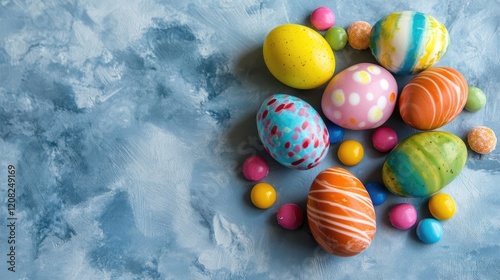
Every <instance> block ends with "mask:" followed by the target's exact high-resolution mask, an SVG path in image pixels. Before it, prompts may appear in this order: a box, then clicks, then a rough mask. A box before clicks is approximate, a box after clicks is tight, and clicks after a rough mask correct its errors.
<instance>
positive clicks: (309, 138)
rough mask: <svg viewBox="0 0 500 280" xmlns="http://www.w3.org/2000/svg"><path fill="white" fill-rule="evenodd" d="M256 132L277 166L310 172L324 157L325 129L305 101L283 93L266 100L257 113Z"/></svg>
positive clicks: (326, 149)
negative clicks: (277, 163)
mask: <svg viewBox="0 0 500 280" xmlns="http://www.w3.org/2000/svg"><path fill="white" fill-rule="evenodd" d="M257 131H258V133H259V137H260V140H261V141H262V144H263V145H264V148H265V149H266V151H267V152H268V153H269V154H270V155H271V156H272V157H273V158H274V159H275V160H276V161H278V162H279V163H281V164H282V165H284V166H286V167H290V168H294V169H300V170H305V169H310V168H313V167H315V166H316V165H318V164H319V163H320V162H321V161H322V160H323V159H324V158H325V156H326V152H327V151H328V147H329V146H330V138H329V134H328V129H327V128H326V125H325V123H324V122H323V119H321V117H320V115H319V114H318V112H317V111H316V110H315V109H314V108H313V107H312V106H311V105H309V104H308V103H307V102H305V101H304V100H302V99H300V98H298V97H294V96H291V95H285V94H275V95H272V96H269V97H268V98H266V99H265V100H264V101H263V102H262V104H261V106H260V108H259V110H258V112H257Z"/></svg>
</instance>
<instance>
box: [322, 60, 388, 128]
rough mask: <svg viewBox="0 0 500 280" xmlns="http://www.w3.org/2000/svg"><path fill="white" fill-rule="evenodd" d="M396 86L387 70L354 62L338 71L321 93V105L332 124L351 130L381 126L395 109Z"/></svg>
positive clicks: (369, 64)
mask: <svg viewBox="0 0 500 280" xmlns="http://www.w3.org/2000/svg"><path fill="white" fill-rule="evenodd" d="M397 92H398V86H397V84H396V80H395V79H394V77H393V76H392V75H391V73H389V71H387V70H386V69H384V68H382V67H380V66H378V65H375V64H371V63H359V64H355V65H353V66H351V67H349V68H347V69H345V70H343V71H341V72H340V73H338V74H337V75H336V76H335V77H334V78H333V79H332V80H331V81H330V83H329V84H328V86H327V87H326V89H325V92H324V93H323V99H322V101H321V107H322V109H323V113H324V114H325V116H326V117H327V118H328V119H330V120H331V121H332V122H334V123H335V124H337V125H339V126H342V127H344V128H348V129H353V130H362V129H371V128H376V127H379V126H381V125H382V124H383V123H384V122H385V121H386V120H387V119H388V118H389V117H390V116H391V114H392V112H393V111H394V106H395V104H396V98H397Z"/></svg>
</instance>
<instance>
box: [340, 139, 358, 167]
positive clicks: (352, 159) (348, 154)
mask: <svg viewBox="0 0 500 280" xmlns="http://www.w3.org/2000/svg"><path fill="white" fill-rule="evenodd" d="M364 155H365V150H364V149H363V146H362V145H361V143H359V142H358V141H356V140H347V141H344V142H342V144H340V146H339V150H338V151H337V156H338V157H339V160H340V161H341V162H342V163H343V164H345V165H347V166H353V165H356V164H358V163H360V162H361V160H362V159H363V156H364Z"/></svg>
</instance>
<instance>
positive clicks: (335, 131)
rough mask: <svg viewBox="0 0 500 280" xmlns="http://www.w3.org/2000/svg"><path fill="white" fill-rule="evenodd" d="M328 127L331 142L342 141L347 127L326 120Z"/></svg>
mask: <svg viewBox="0 0 500 280" xmlns="http://www.w3.org/2000/svg"><path fill="white" fill-rule="evenodd" d="M326 128H327V129H328V134H330V144H335V143H338V142H340V141H342V138H344V131H345V129H344V128H343V127H341V126H338V125H336V124H334V123H332V122H330V121H327V122H326Z"/></svg>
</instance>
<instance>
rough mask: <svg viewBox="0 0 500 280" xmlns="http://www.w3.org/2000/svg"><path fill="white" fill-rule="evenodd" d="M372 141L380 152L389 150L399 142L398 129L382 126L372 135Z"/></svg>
mask: <svg viewBox="0 0 500 280" xmlns="http://www.w3.org/2000/svg"><path fill="white" fill-rule="evenodd" d="M372 143H373V146H374V147H375V149H377V150H378V151H380V152H383V153H385V152H389V151H391V150H392V149H394V147H396V145H397V144H398V135H397V134H396V131H395V130H394V129H392V128H390V127H387V126H381V127H379V128H377V130H375V132H374V133H373V135H372Z"/></svg>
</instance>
